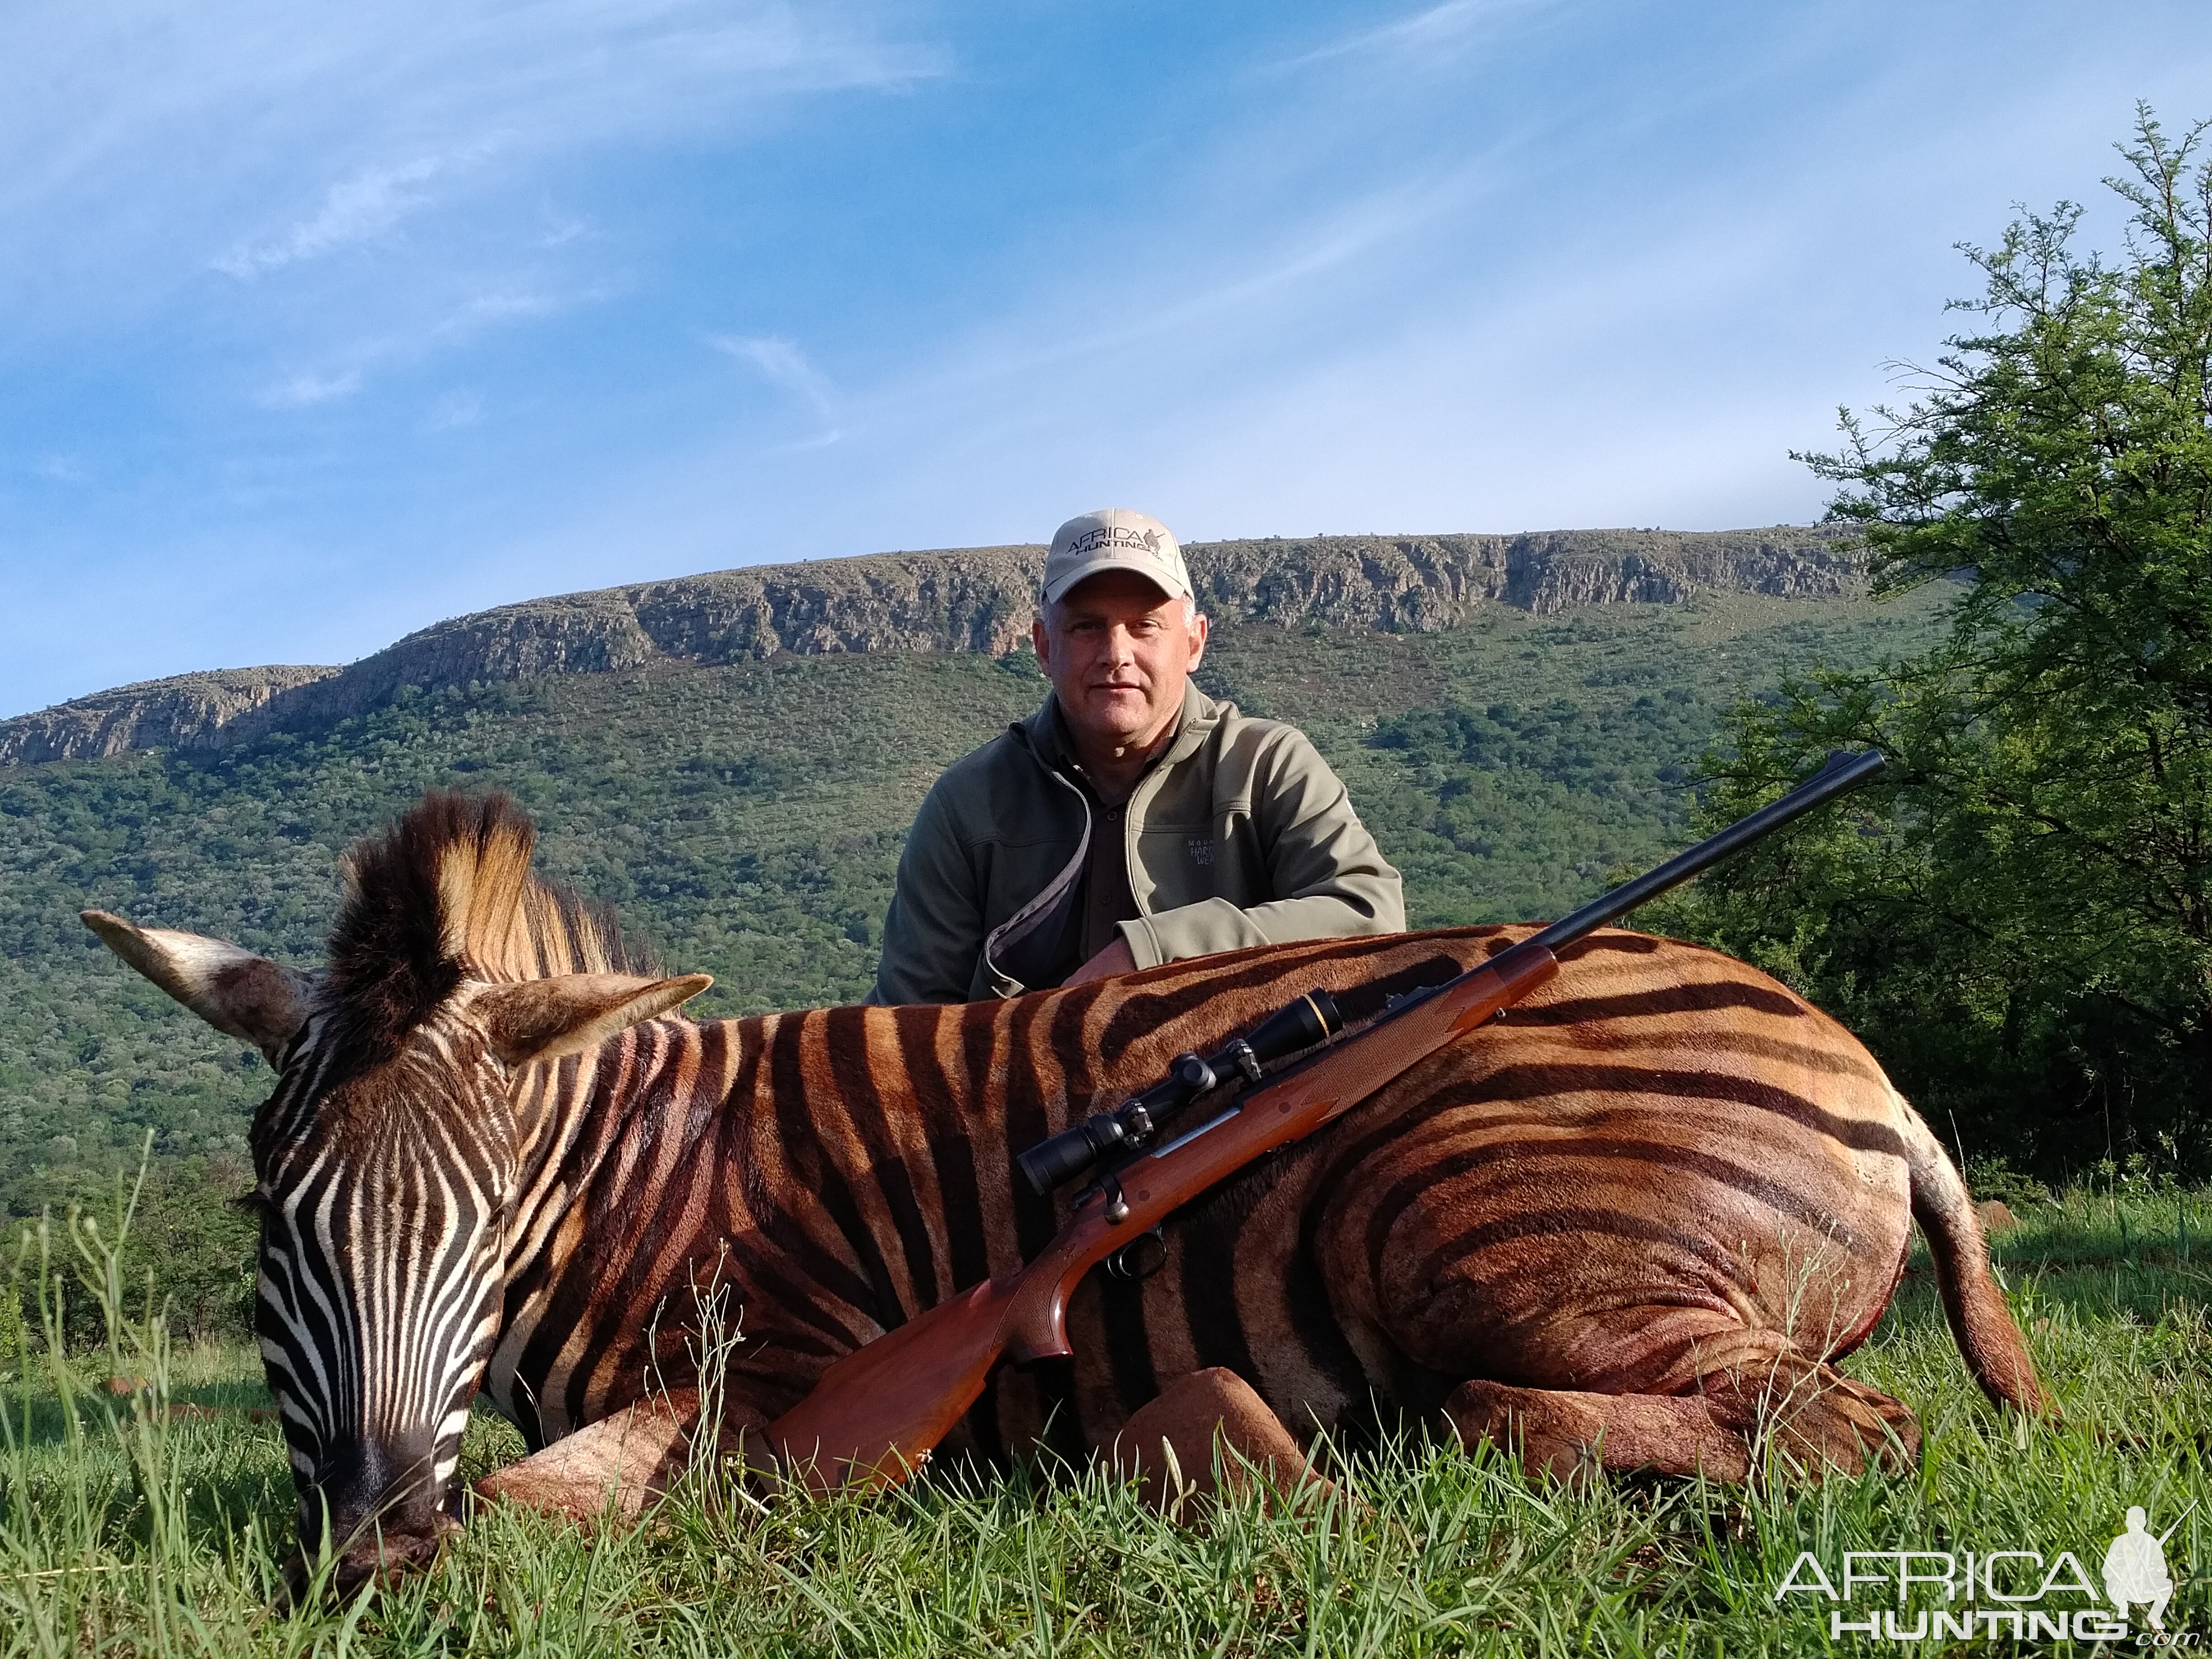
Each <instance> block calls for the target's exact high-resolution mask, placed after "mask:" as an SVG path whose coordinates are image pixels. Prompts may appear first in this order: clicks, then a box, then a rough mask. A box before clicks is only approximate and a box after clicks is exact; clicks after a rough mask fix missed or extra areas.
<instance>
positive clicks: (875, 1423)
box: [768, 752, 1882, 1493]
mask: <svg viewBox="0 0 2212 1659" xmlns="http://www.w3.org/2000/svg"><path fill="white" fill-rule="evenodd" d="M1881 765H1882V760H1881V756H1880V755H1878V754H1874V753H1871V752H1869V753H1865V754H1861V755H1857V756H1835V757H1831V759H1830V763H1829V764H1828V766H1827V767H1826V769H1825V770H1823V771H1822V772H1821V773H1820V775H1817V776H1816V777H1814V778H1813V779H1811V780H1809V781H1807V782H1805V783H1802V784H1800V785H1799V786H1798V787H1796V789H1794V790H1792V791H1790V793H1788V794H1787V795H1784V797H1783V798H1782V799H1779V800H1778V801H1775V802H1774V803H1772V804H1771V805H1768V806H1765V807H1762V808H1761V809H1760V810H1759V811H1756V812H1753V813H1752V814H1751V815H1750V816H1749V817H1746V818H1743V819H1741V820H1740V821H1739V822H1737V823H1734V824H1731V825H1730V826H1729V828H1728V829H1723V830H1722V831H1721V832H1720V833H1719V834H1718V835H1717V836H1712V837H1711V838H1710V839H1708V840H1706V841H1704V842H1699V844H1698V845H1697V846H1695V847H1692V848H1689V849H1688V850H1687V851H1686V852H1684V853H1681V854H1677V855H1676V856H1675V857H1674V858H1672V859H1669V860H1668V861H1667V862H1666V863H1664V864H1662V865H1661V866H1659V867H1658V868H1657V869H1655V870H1652V871H1650V872H1647V873H1646V874H1644V875H1643V876H1639V877H1638V878H1637V879H1635V880H1634V881H1632V882H1629V883H1626V884H1624V885H1622V886H1620V887H1617V888H1615V889H1614V890H1613V891H1612V892H1610V893H1607V894H1606V895H1605V896H1603V897H1602V898H1599V899H1596V900H1595V901H1593V902H1590V903H1589V904H1587V905H1584V906H1583V908H1581V909H1579V910H1577V911H1576V912H1575V913H1574V914H1573V915H1571V916H1567V917H1565V918H1564V919H1563V920H1561V921H1557V922H1554V923H1553V925H1552V926H1550V927H1547V928H1545V929H1544V930H1543V931H1542V932H1541V933H1537V934H1536V935H1534V937H1532V938H1529V939H1523V940H1522V942H1521V943H1520V944H1518V945H1513V946H1510V948H1508V949H1506V950H1504V951H1499V952H1498V955H1496V956H1495V957H1492V958H1491V959H1490V960H1489V961H1488V962H1486V963H1482V964H1481V965H1480V966H1479V967H1475V968H1471V969H1468V970H1467V971H1466V972H1465V973H1462V974H1461V975H1458V976H1457V977H1456V978H1455V979H1451V980H1449V981H1445V982H1444V983H1443V984H1442V985H1439V986H1436V987H1431V988H1430V989H1428V990H1426V991H1421V992H1416V993H1415V994H1413V995H1412V996H1410V997H1407V998H1406V999H1404V1000H1402V1001H1401V1002H1399V1003H1397V1004H1396V1005H1395V1006H1392V1007H1391V1008H1389V1009H1388V1010H1386V1011H1385V1012H1383V1014H1382V1015H1381V1016H1379V1017H1378V1018H1376V1019H1375V1020H1374V1021H1373V1022H1371V1023H1370V1024H1369V1025H1368V1026H1367V1027H1366V1028H1365V1029H1364V1030H1360V1031H1358V1032H1356V1033H1354V1034H1352V1035H1351V1036H1346V1037H1344V1038H1342V1039H1340V1040H1339V1041H1338V1042H1334V1043H1333V1044H1331V1045H1330V1046H1328V1048H1323V1049H1322V1050H1321V1051H1320V1053H1318V1054H1316V1055H1315V1056H1314V1057H1313V1058H1312V1059H1310V1060H1306V1061H1304V1062H1303V1063H1302V1064H1300V1065H1298V1066H1294V1067H1293V1068H1292V1069H1291V1070H1290V1071H1288V1072H1285V1073H1283V1074H1282V1075H1281V1076H1279V1077H1277V1078H1274V1079H1270V1080H1269V1081H1267V1082H1266V1083H1263V1084H1260V1085H1256V1086H1254V1087H1252V1088H1249V1089H1247V1090H1246V1091H1244V1093H1243V1095H1242V1096H1241V1097H1239V1098H1238V1099H1237V1101H1236V1103H1234V1104H1232V1105H1231V1106H1230V1107H1229V1108H1228V1109H1226V1110H1225V1111H1224V1112H1222V1113H1221V1114H1220V1115H1218V1116H1216V1117H1214V1118H1212V1119H1210V1120H1208V1121H1206V1122H1204V1123H1201V1124H1200V1125H1199V1127H1196V1128H1194V1129H1192V1130H1190V1131H1188V1133H1182V1134H1179V1135H1177V1136H1176V1137H1175V1138H1173V1139H1170V1140H1169V1141H1168V1142H1167V1143H1166V1144H1165V1145H1164V1146H1161V1147H1159V1148H1158V1150H1156V1151H1146V1152H1139V1153H1138V1154H1136V1155H1135V1156H1133V1157H1132V1158H1128V1159H1127V1160H1126V1161H1124V1162H1121V1163H1120V1164H1115V1166H1113V1167H1112V1168H1111V1169H1110V1170H1109V1171H1108V1172H1107V1173H1106V1174H1105V1175H1104V1176H1102V1177H1101V1182H1100V1184H1099V1185H1097V1186H1095V1187H1093V1188H1091V1189H1090V1190H1088V1191H1087V1192H1086V1193H1085V1194H1084V1195H1083V1196H1082V1197H1081V1198H1080V1199H1079V1200H1078V1201H1077V1205H1076V1209H1075V1213H1074V1214H1073V1216H1072V1217H1071V1218H1069V1220H1068V1222H1067V1225H1066V1226H1064V1227H1063V1228H1061V1229H1060V1233H1059V1235H1058V1236H1057V1237H1054V1240H1053V1241H1052V1243H1050V1244H1048V1246H1046V1247H1045V1249H1044V1251H1043V1253H1042V1255H1039V1256H1038V1257H1037V1258H1036V1260H1035V1261H1031V1262H1030V1263H1029V1264H1028V1265H1027V1266H1026V1267H1022V1268H1021V1269H1019V1270H1018V1272H1015V1273H1007V1274H1005V1275H1003V1276H1001V1277H1000V1278H998V1279H989V1280H987V1281H985V1282H984V1283H982V1284H981V1285H974V1286H972V1287H971V1288H969V1289H968V1290H966V1291H962V1292H960V1293H959V1294H958V1295H957V1296H955V1297H952V1298H951V1300H950V1301H947V1302H943V1303H940V1304H938V1305H937V1306H936V1307H934V1308H931V1309H928V1310H926V1311H924V1312H922V1313H921V1314H918V1315H916V1316H915V1317H914V1318H912V1319H910V1320H908V1322H906V1323H904V1324H903V1325H901V1326H900V1327H899V1328H897V1329H896V1330H894V1331H890V1332H888V1333H886V1334H884V1335H882V1336H879V1337H878V1338H877V1339H876V1340H874V1341H872V1342H870V1343H869V1344H867V1346H865V1347H863V1348H860V1349H859V1350H857V1351H855V1352H852V1353H849V1354H847V1355H846V1356H845V1357H844V1358H842V1359H838V1360H836V1361H835V1362H834V1363H833V1364H831V1365H830V1366H829V1369H828V1370H825V1371H824V1372H823V1374H822V1377H821V1380H820V1381H819V1382H817V1383H816V1384H815V1386H814V1389H813V1392H811V1394H809V1395H807V1396H806V1398H805V1399H804V1400H802V1401H799V1404H798V1405H796V1406H794V1407H792V1409H791V1410H790V1411H788V1412H786V1413H784V1414H783V1415H782V1416H781V1417H780V1418H778V1419H776V1420H775V1422H774V1423H772V1424H770V1425H769V1428H768V1438H769V1444H770V1445H771V1447H772V1448H773V1449H774V1450H775V1454H776V1455H777V1457H778V1458H779V1459H780V1460H781V1462H782V1464H783V1467H784V1468H785V1469H786V1470H787V1472H788V1473H789V1474H791V1475H792V1476H793V1477H794V1478H796V1479H798V1480H801V1481H803V1482H804V1483H805V1485H806V1486H808V1487H809V1488H811V1490H813V1491H814V1492H820V1493H826V1492H834V1491H837V1490H840V1489H846V1488H859V1489H862V1490H876V1489H878V1488H881V1487H884V1486H896V1485H898V1484H899V1483H901V1482H902V1481H904V1480H907V1479H908V1477H909V1476H910V1475H911V1474H913V1473H914V1472H915V1470H916V1469H918V1468H921V1465H922V1464H923V1462H926V1461H927V1458H928V1456H929V1455H930V1453H931V1451H932V1450H933V1449H934V1448H935V1447H936V1445H937V1443H939V1441H940V1440H942V1439H943V1438H944V1437H945V1436H946V1435H947V1434H949V1433H951V1431H952V1429H953V1427H954V1425H957V1423H958V1422H959V1421H960V1419H961V1418H962V1417H963V1416H964V1415H966V1413H967V1412H968V1409H969V1407H971V1406H973V1405H974V1404H975V1401H976V1399H977V1397H978V1396H980V1395H981V1393H982V1392H983V1383H984V1379H985V1378H986V1377H987V1376H989V1374H990V1371H991V1368H992V1367H993V1366H994V1365H995V1364H998V1363H999V1361H1000V1359H1001V1358H1011V1359H1015V1360H1027V1359H1042V1358H1053V1357H1059V1356H1065V1355H1066V1354H1068V1353H1069V1352H1072V1350H1070V1348H1069V1347H1068V1344H1067V1328H1066V1315H1067V1298H1068V1297H1069V1296H1070V1295H1071V1294H1072V1293H1073V1291H1074V1289H1075V1286H1076V1285H1077V1284H1078V1283H1079V1281H1080V1280H1081V1279H1082V1278H1083V1275H1084V1274H1085V1273H1088V1272H1089V1271H1090V1270H1091V1268H1092V1267H1095V1266H1096V1265H1097V1263H1098V1262H1100V1261H1103V1260H1104V1259H1105V1258H1106V1257H1107V1256H1109V1255H1112V1254H1113V1253H1114V1252H1115V1250H1117V1249H1120V1248H1121V1246H1122V1245H1124V1244H1126V1243H1129V1242H1130V1241H1131V1240H1133V1239H1135V1238H1138V1237H1141V1236H1142V1235H1143V1234H1145V1233H1146V1232H1147V1231H1150V1230H1151V1229H1152V1228H1153V1227H1155V1226H1157V1225H1158V1224H1159V1223H1160V1222H1161V1221H1162V1220H1164V1219H1165V1218H1167V1217H1168V1216H1169V1215H1170V1214H1171V1213H1173V1212H1175V1211H1176V1210H1178V1209H1181V1208H1182V1206H1184V1205H1186V1204H1188V1203H1190V1202H1191V1201H1192V1200H1194V1199H1196V1198H1198V1197H1199V1196H1200V1194H1203V1193H1205V1192H1206V1190H1207V1189H1208V1188H1212V1187H1214V1186H1216V1185H1218V1183H1219V1182H1223V1181H1225V1180H1227V1179H1228V1178H1229V1177H1230V1176H1233V1175H1235V1174H1236V1173H1237V1171H1238V1170H1242V1169H1243V1168H1244V1167H1245V1166H1246V1165H1247V1164H1250V1163H1251V1162H1252V1161H1253V1160H1254V1159H1255V1158H1261V1157H1264V1156H1265V1155H1266V1154H1267V1153H1268V1152H1273V1151H1275V1150H1276V1149H1277V1148H1278V1147H1280V1146H1288V1145H1290V1144H1291V1142H1293V1141H1296V1140H1300V1139H1304V1137H1306V1136H1307V1135H1310V1134H1312V1133H1314V1132H1315V1131H1316V1130H1317V1129H1320V1128H1322V1127H1324V1126H1326V1125H1327V1124H1328V1123H1329V1122H1331V1121H1334V1119H1336V1118H1338V1117H1340V1116H1341V1115H1343V1114H1344V1113H1346V1112H1347V1111H1349V1110H1350V1109H1352V1107H1354V1106H1356V1105H1358V1103H1360V1102H1361V1101H1363V1100H1364V1099H1366V1098H1368V1097H1370V1096H1371V1095H1373V1094H1374V1093H1376V1091H1378V1090H1380V1089H1382V1088H1383V1087H1385V1086H1386V1085H1389V1083H1390V1082H1391V1081H1392V1080H1394V1079H1396V1078H1397V1077H1399V1076H1400V1075H1401V1073H1405V1072H1406V1071H1407V1070H1409V1069H1410V1068H1411V1067H1413V1066H1414V1065H1416V1064H1418V1063H1419V1061H1421V1060H1425V1059H1426V1058H1427V1057H1428V1056H1429V1055H1430V1054H1433V1053H1435V1052H1436V1051H1437V1049H1438V1048H1442V1047H1443V1045H1444V1044H1446V1043H1448V1042H1451V1041H1452V1040H1453V1039H1454V1038H1455V1037H1458V1036H1462V1035H1463V1034H1465V1033H1466V1032H1468V1031H1471V1030H1474V1028H1475V1027H1476V1026H1478V1025H1480V1024H1483V1023H1484V1022H1485V1021H1486V1020H1488V1019H1489V1018H1492V1016H1493V1015H1495V1014H1496V1013H1498V1012H1499V1011H1500V1010H1501V1009H1504V1008H1507V1007H1510V1006H1512V1005H1513V1004H1514V1003H1516V1002H1518V1001H1520V1000H1522V998H1523V997H1525V996H1527V995H1528V994H1529V993H1531V992H1532V991H1534V990H1535V989H1536V988H1537V987H1539V986H1541V985H1542V984H1543V983H1544V982H1545V981H1547V980H1549V979H1550V978H1551V977H1552V976H1553V975H1554V974H1556V973H1558V972H1559V958H1558V957H1557V956H1556V955H1555V954H1554V953H1555V952H1556V951H1559V950H1562V949H1564V948H1565V946H1567V945H1571V944H1572V943H1574V942H1575V941H1577V939H1582V938H1583V937H1585V936H1586V935H1588V934H1589V933H1594V932H1595V931H1596V930H1597V929H1598V928H1600V927H1603V926H1605V925H1606V924H1607V922H1610V921H1617V920H1618V919H1619V918H1620V916H1622V915H1626V913H1627V912H1628V911H1630V910H1632V909H1634V908H1637V907H1638V906H1639V905H1641V904H1644V903H1645V902H1648V901H1650V899H1651V898H1653V897H1655V896H1657V895H1658V894H1660V893H1662V892H1664V891H1666V890H1668V888H1670V887H1674V886H1675V885H1678V884H1680V883H1682V882H1684V881H1687V880H1688V879H1689V878H1691V877H1692V876H1694V875H1696V874H1697V873H1698V872H1699V871H1701V870H1704V869H1705V868H1707V867H1709V866H1711V865H1713V864H1715V863H1717V862H1718V861H1719V860H1722V859H1723V858H1726V857H1727V856H1728V855H1729V854H1731V853H1733V852H1735V851H1736V850H1737V849H1738V848H1741V847H1743V846H1745V845H1747V844H1748V843H1749V842H1753V841H1755V840H1757V839H1758V838H1759V836H1763V835H1765V834H1767V833H1768V832H1770V831H1771V830H1773V829H1778V828H1779V827H1780V826H1781V825H1782V824H1784V823H1788V822H1790V820H1791V819H1794V818H1796V817H1802V816H1803V815H1804V814H1805V813H1807V812H1808V811H1812V810H1813V809H1814V807H1816V806H1819V805H1822V804H1824V803H1825V802H1826V801H1828V800H1830V799H1833V798H1834V797H1835V796H1837V795H1839V794H1841V793H1844V791H1845V790H1848V789H1852V788H1856V787H1857V786H1858V785H1860V784H1861V783H1863V782H1865V781H1867V780H1868V779H1869V778H1870V777H1872V776H1873V775H1875V773H1876V772H1878V771H1880V770H1881Z"/></svg>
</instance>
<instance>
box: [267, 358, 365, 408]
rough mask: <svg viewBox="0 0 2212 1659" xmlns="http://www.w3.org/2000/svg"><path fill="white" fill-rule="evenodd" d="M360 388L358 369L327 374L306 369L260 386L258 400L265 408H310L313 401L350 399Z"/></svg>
mask: <svg viewBox="0 0 2212 1659" xmlns="http://www.w3.org/2000/svg"><path fill="white" fill-rule="evenodd" d="M360 390H361V371H360V370H359V369H357V368H349V369H343V370H340V371H338V372H337V373H336V374H316V373H314V372H313V371H307V372H305V373H302V374H294V375H291V376H290V377H289V378H288V379H285V380H279V381H277V382H276V384H274V385H273V386H267V387H264V389H263V391H262V393H261V403H262V404H263V406H264V408H268V409H312V408H313V407H314V405H316V404H330V403H336V402H337V401H338V400H339V399H341V398H350V397H352V396H353V394H354V393H355V392H358V391H360Z"/></svg>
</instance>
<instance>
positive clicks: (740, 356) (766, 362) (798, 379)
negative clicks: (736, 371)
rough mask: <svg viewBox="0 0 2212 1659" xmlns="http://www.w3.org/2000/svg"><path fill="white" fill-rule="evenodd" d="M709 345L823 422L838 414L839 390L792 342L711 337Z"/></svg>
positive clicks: (737, 336) (762, 337) (774, 338)
mask: <svg viewBox="0 0 2212 1659" xmlns="http://www.w3.org/2000/svg"><path fill="white" fill-rule="evenodd" d="M707 343H708V344H709V345H711V346H713V347H714V349H715V350H717V351H720V352H722V353H724V354H725V355H726V356H732V357H734V358H736V359H737V360H738V362H741V363H745V364H749V365H750V366H751V367H752V368H754V369H755V370H757V371H758V373H759V374H760V375H761V377H762V378H763V379H764V380H768V381H769V382H770V383H771V384H773V385H775V386H781V387H782V388H783V389H784V390H785V391H787V392H790V393H792V394H793V396H795V397H797V398H799V399H800V400H801V401H802V402H804V403H805V404H807V405H808V406H809V407H810V408H811V409H812V410H814V412H815V413H816V414H817V415H818V416H821V417H822V418H823V420H825V421H826V420H828V419H829V417H830V416H832V415H834V414H835V413H836V407H837V388H836V386H834V385H832V384H831V383H830V380H829V376H828V375H826V374H823V373H822V371H821V370H820V369H818V368H815V367H814V365H813V364H812V363H811V362H808V361H807V359H806V354H805V352H804V351H801V350H800V349H799V347H798V346H797V344H795V343H793V342H792V341H790V340H786V339H783V338H781V337H777V336H775V335H754V334H710V335H708V337H707Z"/></svg>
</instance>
